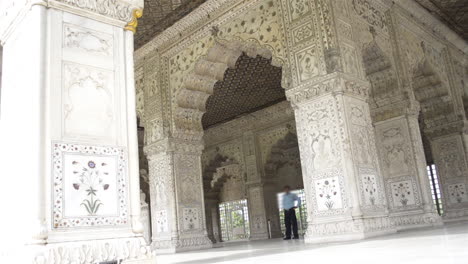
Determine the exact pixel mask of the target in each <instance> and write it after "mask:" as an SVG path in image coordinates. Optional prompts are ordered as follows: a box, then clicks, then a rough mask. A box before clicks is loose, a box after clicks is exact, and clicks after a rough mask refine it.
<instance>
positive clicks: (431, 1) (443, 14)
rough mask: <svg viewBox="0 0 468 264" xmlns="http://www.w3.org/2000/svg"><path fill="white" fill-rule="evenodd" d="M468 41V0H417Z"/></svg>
mask: <svg viewBox="0 0 468 264" xmlns="http://www.w3.org/2000/svg"><path fill="white" fill-rule="evenodd" d="M416 1H417V2H418V3H419V4H420V5H422V6H423V7H424V8H426V9H427V10H428V11H429V12H430V13H432V14H433V15H435V16H436V17H437V18H438V19H439V20H441V21H442V22H444V23H445V24H446V25H447V26H448V27H449V28H451V29H452V30H453V31H455V32H456V33H458V34H459V35H460V36H461V37H462V38H464V39H465V40H466V41H468V0H416Z"/></svg>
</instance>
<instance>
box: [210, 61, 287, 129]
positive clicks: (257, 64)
mask: <svg viewBox="0 0 468 264" xmlns="http://www.w3.org/2000/svg"><path fill="white" fill-rule="evenodd" d="M284 100H286V96H285V91H284V89H283V88H282V87H281V68H280V67H275V66H272V65H271V60H269V59H265V58H262V57H260V56H257V57H256V58H250V57H248V56H247V55H245V54H242V56H241V57H240V58H239V59H238V60H237V62H236V67H235V68H234V69H228V70H227V71H226V72H225V74H224V80H223V81H219V82H217V83H216V84H215V86H214V91H213V94H212V95H211V96H210V97H209V98H208V100H207V102H206V110H207V111H206V113H205V114H204V115H203V118H202V124H203V128H204V129H207V128H209V127H211V126H214V125H216V124H220V123H223V122H226V121H229V120H232V119H234V118H236V117H239V116H241V115H244V114H248V113H252V112H255V111H258V110H260V109H262V108H265V107H268V106H270V105H273V104H276V103H279V102H281V101H284Z"/></svg>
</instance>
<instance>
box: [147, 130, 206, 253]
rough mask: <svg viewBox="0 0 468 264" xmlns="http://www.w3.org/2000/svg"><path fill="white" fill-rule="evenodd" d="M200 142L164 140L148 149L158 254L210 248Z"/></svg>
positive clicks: (153, 241) (152, 220)
mask: <svg viewBox="0 0 468 264" xmlns="http://www.w3.org/2000/svg"><path fill="white" fill-rule="evenodd" d="M202 150H203V145H202V144H201V142H196V143H188V142H187V141H183V140H176V139H173V138H170V139H168V138H166V139H162V140H160V141H158V142H155V143H153V144H151V145H149V146H146V147H145V153H146V155H147V156H148V164H149V181H150V196H151V218H152V219H151V222H152V226H153V228H152V229H153V237H152V244H151V246H152V247H153V249H155V250H156V251H157V252H181V251H188V250H197V249H203V248H209V247H211V246H212V242H211V241H210V239H209V238H208V236H207V231H206V224H205V206H204V201H203V184H202V172H201V160H200V159H201V152H202Z"/></svg>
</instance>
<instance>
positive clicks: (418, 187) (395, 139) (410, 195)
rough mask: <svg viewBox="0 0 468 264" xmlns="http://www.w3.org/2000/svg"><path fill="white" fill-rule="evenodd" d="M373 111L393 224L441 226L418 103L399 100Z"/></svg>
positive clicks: (399, 225) (413, 226)
mask: <svg viewBox="0 0 468 264" xmlns="http://www.w3.org/2000/svg"><path fill="white" fill-rule="evenodd" d="M372 114H373V116H374V121H375V122H374V126H375V133H376V141H377V142H376V143H377V150H378V154H379V159H380V164H381V168H382V174H383V177H384V183H385V189H386V193H387V199H388V202H389V210H390V217H391V219H392V222H393V223H394V224H395V227H396V228H397V229H398V230H403V229H409V228H416V227H427V226H437V225H441V224H442V219H441V218H440V216H439V215H438V214H437V212H436V210H435V207H434V201H433V199H432V194H431V189H430V182H429V178H428V175H427V169H426V166H427V163H426V158H425V156H424V148H423V143H422V139H421V131H420V127H419V123H418V116H419V104H418V103H417V102H415V101H406V100H402V101H400V102H399V103H396V104H394V105H388V106H385V107H381V108H378V109H373V112H372ZM386 116H390V117H391V118H385V117H386Z"/></svg>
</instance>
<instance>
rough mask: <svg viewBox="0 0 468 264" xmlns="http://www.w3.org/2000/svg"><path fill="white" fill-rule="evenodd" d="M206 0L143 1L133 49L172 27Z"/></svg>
mask: <svg viewBox="0 0 468 264" xmlns="http://www.w3.org/2000/svg"><path fill="white" fill-rule="evenodd" d="M205 1H206V0H145V9H144V11H143V17H142V18H141V19H140V20H139V21H138V30H137V33H136V35H135V49H138V48H140V47H141V46H143V45H144V44H146V43H147V42H148V41H150V40H151V39H153V38H154V37H155V36H156V35H158V34H159V33H161V32H163V31H164V30H165V29H166V28H168V27H170V26H172V25H173V24H174V23H175V22H177V21H179V19H181V18H183V17H184V16H186V15H187V14H189V13H190V12H192V10H194V9H195V8H197V7H198V6H199V5H201V4H202V3H204V2H205Z"/></svg>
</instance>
